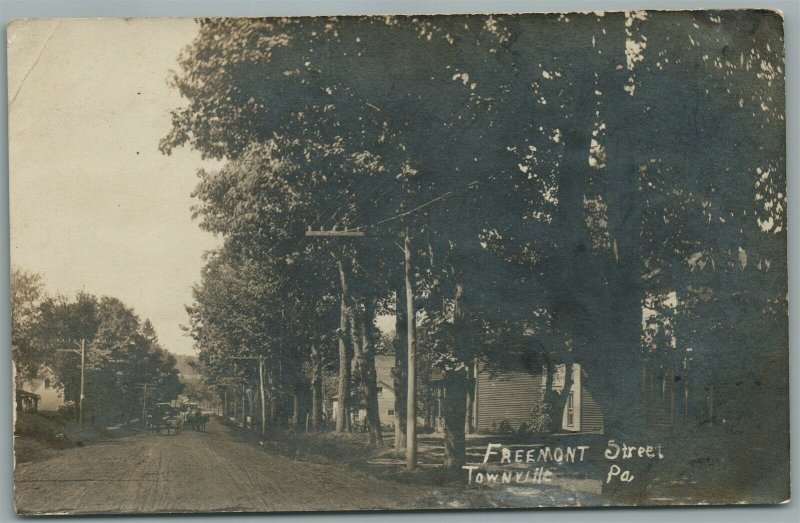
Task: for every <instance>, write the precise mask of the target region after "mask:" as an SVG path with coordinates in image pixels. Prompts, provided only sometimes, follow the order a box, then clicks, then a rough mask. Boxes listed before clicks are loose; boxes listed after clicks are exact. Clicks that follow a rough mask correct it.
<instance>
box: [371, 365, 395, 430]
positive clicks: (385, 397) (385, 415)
mask: <svg viewBox="0 0 800 523" xmlns="http://www.w3.org/2000/svg"><path fill="white" fill-rule="evenodd" d="M393 367H394V356H375V374H376V377H377V381H378V387H380V388H381V390H380V391H379V392H378V413H379V415H380V418H381V424H382V425H391V424H393V423H394V378H393V377H392V368H393Z"/></svg>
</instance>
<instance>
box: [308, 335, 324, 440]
mask: <svg viewBox="0 0 800 523" xmlns="http://www.w3.org/2000/svg"><path fill="white" fill-rule="evenodd" d="M322 401H323V400H322V355H321V354H320V350H319V348H318V347H317V346H316V345H312V346H311V429H312V430H313V431H314V432H319V430H320V422H321V421H322V411H323V408H324V407H323V404H322Z"/></svg>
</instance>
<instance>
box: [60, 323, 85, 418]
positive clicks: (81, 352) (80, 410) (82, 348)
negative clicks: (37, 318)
mask: <svg viewBox="0 0 800 523" xmlns="http://www.w3.org/2000/svg"><path fill="white" fill-rule="evenodd" d="M75 344H76V345H77V346H78V347H79V348H80V350H78V349H56V351H57V352H71V353H73V354H79V355H80V357H81V395H80V400H79V402H78V429H79V430H81V431H83V399H84V393H83V384H84V374H85V372H86V339H85V338H81V342H80V343H78V342H77V341H76V342H75Z"/></svg>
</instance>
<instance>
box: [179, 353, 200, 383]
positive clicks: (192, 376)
mask: <svg viewBox="0 0 800 523" xmlns="http://www.w3.org/2000/svg"><path fill="white" fill-rule="evenodd" d="M174 356H175V360H176V361H177V363H176V364H175V367H177V369H178V373H179V374H180V378H181V381H183V382H187V381H199V380H200V374H199V373H198V372H197V370H195V368H194V367H193V366H192V365H193V364H196V363H197V356H191V355H188V354H174Z"/></svg>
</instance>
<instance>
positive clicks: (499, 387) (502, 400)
mask: <svg viewBox="0 0 800 523" xmlns="http://www.w3.org/2000/svg"><path fill="white" fill-rule="evenodd" d="M476 389H477V394H476V395H475V399H476V403H475V414H476V416H475V428H476V429H477V430H478V432H491V431H492V430H493V427H494V429H496V428H497V427H498V426H499V425H500V423H502V422H503V421H507V422H509V423H510V424H511V426H512V427H514V428H517V427H519V425H520V423H522V422H527V421H528V419H529V417H530V414H531V410H532V409H533V406H534V405H535V404H536V403H537V402H540V401H542V395H543V394H542V393H543V390H542V376H541V375H538V376H534V375H531V374H528V373H526V372H506V373H502V374H500V373H498V374H496V375H491V374H490V373H489V372H487V371H485V370H482V369H479V370H478V376H477V379H476Z"/></svg>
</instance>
